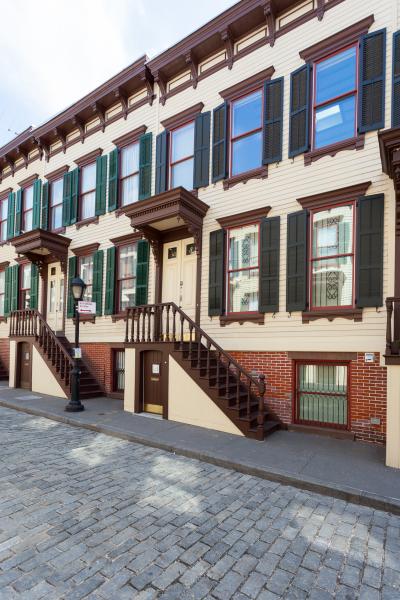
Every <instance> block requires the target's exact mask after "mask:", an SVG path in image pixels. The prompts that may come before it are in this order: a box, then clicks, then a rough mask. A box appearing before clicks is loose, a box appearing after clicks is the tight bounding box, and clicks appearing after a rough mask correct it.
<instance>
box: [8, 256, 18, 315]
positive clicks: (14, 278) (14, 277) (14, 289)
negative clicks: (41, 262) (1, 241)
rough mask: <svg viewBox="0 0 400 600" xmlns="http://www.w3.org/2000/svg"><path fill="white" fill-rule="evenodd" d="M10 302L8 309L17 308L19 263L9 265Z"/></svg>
mask: <svg viewBox="0 0 400 600" xmlns="http://www.w3.org/2000/svg"><path fill="white" fill-rule="evenodd" d="M11 269H12V271H11V302H10V309H11V310H12V311H13V310H18V291H19V265H14V266H13V267H11Z"/></svg>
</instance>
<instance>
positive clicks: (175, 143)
mask: <svg viewBox="0 0 400 600" xmlns="http://www.w3.org/2000/svg"><path fill="white" fill-rule="evenodd" d="M193 164H194V121H192V122H191V123H187V124H186V125H183V126H182V127H179V128H177V129H174V130H173V131H171V152H170V188H176V187H179V186H182V187H184V188H186V189H187V190H192V189H193Z"/></svg>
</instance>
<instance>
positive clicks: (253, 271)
mask: <svg viewBox="0 0 400 600" xmlns="http://www.w3.org/2000/svg"><path fill="white" fill-rule="evenodd" d="M259 229H260V227H259V224H258V223H255V224H252V225H245V226H243V227H235V228H233V229H229V230H228V313H243V312H257V311H258V290H259Z"/></svg>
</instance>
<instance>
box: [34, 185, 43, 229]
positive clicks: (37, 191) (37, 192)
mask: <svg viewBox="0 0 400 600" xmlns="http://www.w3.org/2000/svg"><path fill="white" fill-rule="evenodd" d="M41 198H42V180H41V179H36V181H35V182H34V184H33V205H32V209H33V210H32V229H39V227H40V202H41Z"/></svg>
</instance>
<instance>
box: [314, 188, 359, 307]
mask: <svg viewBox="0 0 400 600" xmlns="http://www.w3.org/2000/svg"><path fill="white" fill-rule="evenodd" d="M350 205H351V206H352V209H353V235H352V252H347V253H344V254H336V255H332V256H322V257H317V258H313V256H312V249H313V239H314V231H313V221H314V215H315V214H316V213H319V212H323V211H326V210H329V209H331V208H336V207H338V206H350ZM356 226H357V220H356V200H348V201H347V202H346V201H342V202H338V203H333V204H331V205H329V206H322V207H321V208H312V209H310V223H309V236H308V239H309V247H308V256H309V259H308V262H309V268H308V297H309V302H310V309H309V310H310V312H320V311H321V312H326V311H330V312H331V311H332V312H334V313H335V312H338V313H340V312H341V311H346V310H348V309H354V308H355V263H356V250H355V241H356V237H355V236H356ZM346 256H351V257H352V259H353V263H352V303H351V304H348V305H343V306H313V303H312V297H313V296H312V279H313V263H314V262H318V261H321V260H324V259H328V258H339V257H346Z"/></svg>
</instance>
